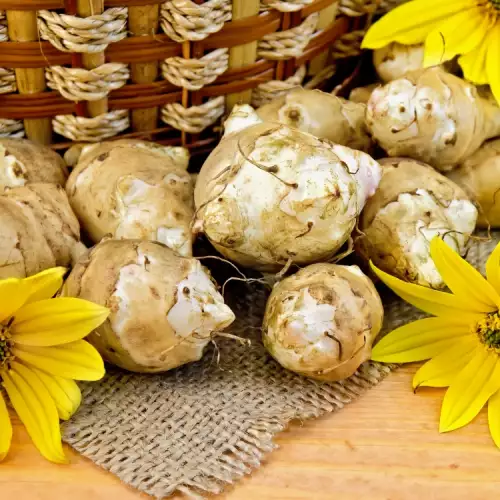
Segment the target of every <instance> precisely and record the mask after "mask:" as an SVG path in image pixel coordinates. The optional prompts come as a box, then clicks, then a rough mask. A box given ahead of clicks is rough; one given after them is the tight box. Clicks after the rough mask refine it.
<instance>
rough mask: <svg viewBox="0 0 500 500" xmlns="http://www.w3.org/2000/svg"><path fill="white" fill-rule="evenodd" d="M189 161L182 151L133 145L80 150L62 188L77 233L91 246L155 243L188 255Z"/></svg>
mask: <svg viewBox="0 0 500 500" xmlns="http://www.w3.org/2000/svg"><path fill="white" fill-rule="evenodd" d="M188 160H189V158H188V153H187V150H185V149H184V148H167V147H163V146H160V145H156V144H152V143H146V142H142V141H136V140H127V139H123V140H117V141H113V142H109V143H102V144H98V145H91V146H86V147H84V148H83V149H82V151H81V155H80V157H79V160H78V163H77V165H76V167H75V169H74V170H73V172H72V173H71V175H70V177H69V179H68V184H67V186H66V189H67V193H68V197H69V200H70V203H71V206H72V207H73V209H74V210H75V213H76V214H77V216H78V218H79V219H80V221H81V223H82V228H83V229H84V230H85V231H86V233H87V234H88V236H89V237H90V238H91V239H92V241H94V242H95V243H97V242H99V241H100V240H101V239H102V238H103V237H104V236H105V235H108V234H110V235H112V236H113V237H114V238H117V239H149V240H154V241H159V242H161V243H164V244H165V245H167V246H168V247H169V248H172V249H173V250H175V251H176V252H178V253H179V254H181V255H185V256H189V255H191V254H192V237H191V229H190V224H191V221H192V217H193V182H192V179H191V177H190V175H189V173H188V172H187V166H188Z"/></svg>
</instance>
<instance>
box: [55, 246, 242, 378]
mask: <svg viewBox="0 0 500 500" xmlns="http://www.w3.org/2000/svg"><path fill="white" fill-rule="evenodd" d="M62 295H63V296H67V297H68V296H69V297H79V298H82V299H86V300H90V301H92V302H95V303H96V304H100V305H102V306H105V307H108V308H110V310H111V313H110V316H109V318H108V319H107V320H106V322H105V323H104V324H102V325H101V326H100V327H99V328H98V329H97V330H95V331H94V332H93V333H92V334H91V335H90V336H89V337H88V338H87V340H88V341H89V342H90V343H91V344H93V345H94V346H95V347H96V348H97V349H98V350H99V352H100V353H101V355H102V356H103V357H104V359H106V360H107V361H109V362H110V363H113V364H115V365H117V366H120V367H121V368H124V369H126V370H130V371H133V372H163V371H167V370H171V369H172V368H176V367H178V366H181V365H183V364H185V363H189V362H191V361H196V360H198V359H200V358H201V356H202V355H203V351H204V349H205V347H206V346H207V344H208V343H209V342H210V340H211V339H212V338H213V335H214V333H217V332H220V331H221V330H222V329H224V328H226V327H227V326H229V325H230V324H231V323H232V322H233V321H234V314H233V312H232V311H231V309H230V308H229V307H228V306H227V305H225V304H224V300H223V298H222V296H221V295H220V293H219V292H218V291H217V288H216V285H215V283H214V282H213V281H212V279H211V277H210V274H209V273H208V271H207V270H206V269H205V268H204V267H203V266H202V265H201V264H200V262H199V261H198V260H196V259H194V258H185V257H181V256H179V255H178V254H176V253H175V252H173V251H172V250H170V249H169V248H167V247H166V246H165V245H163V244H161V243H156V242H152V241H144V240H106V241H102V242H101V243H99V244H98V245H96V246H95V247H94V248H93V249H92V250H91V251H89V252H88V254H87V255H85V256H84V257H82V258H81V259H80V261H79V262H78V263H77V265H76V266H75V267H74V269H73V271H72V272H71V274H70V275H69V277H68V279H67V280H66V282H65V285H64V287H63V290H62Z"/></svg>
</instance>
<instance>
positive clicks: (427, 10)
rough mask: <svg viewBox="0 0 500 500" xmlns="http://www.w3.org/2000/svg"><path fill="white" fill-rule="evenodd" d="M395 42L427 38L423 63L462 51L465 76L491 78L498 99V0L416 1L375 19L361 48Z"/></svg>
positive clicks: (480, 81) (484, 81)
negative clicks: (377, 19)
mask: <svg viewBox="0 0 500 500" xmlns="http://www.w3.org/2000/svg"><path fill="white" fill-rule="evenodd" d="M391 42H399V43H402V44H405V45H412V44H419V43H423V42H425V56H424V66H425V67H428V66H435V65H437V64H440V63H443V62H445V61H449V60H450V59H453V58H454V57H455V56H457V55H460V56H461V57H460V58H459V63H460V66H461V67H462V69H463V71H464V76H465V78H466V79H467V80H469V81H471V82H473V83H476V84H479V85H483V84H487V83H489V85H490V86H491V90H492V92H493V94H494V96H495V98H496V100H497V101H498V102H499V103H500V0H412V1H410V2H408V3H406V4H403V5H400V6H399V7H397V8H395V9H394V10H393V11H391V12H389V13H388V14H386V15H385V16H384V17H383V18H382V19H380V21H378V22H376V23H375V24H373V25H372V26H371V27H370V29H369V30H368V32H367V33H366V36H365V38H364V40H363V44H362V47H363V48H367V49H377V48H380V47H383V46H385V45H388V44H389V43H391Z"/></svg>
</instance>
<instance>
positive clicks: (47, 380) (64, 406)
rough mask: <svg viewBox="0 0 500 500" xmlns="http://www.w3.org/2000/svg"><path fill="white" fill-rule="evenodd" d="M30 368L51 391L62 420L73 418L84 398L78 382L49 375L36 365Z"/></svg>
mask: <svg viewBox="0 0 500 500" xmlns="http://www.w3.org/2000/svg"><path fill="white" fill-rule="evenodd" d="M30 369H31V371H32V372H33V373H34V374H35V375H36V376H37V377H38V378H39V379H40V381H41V382H42V383H43V385H44V386H45V388H46V389H47V391H49V393H50V396H51V397H52V399H53V400H54V403H55V405H56V408H57V412H58V414H59V418H60V419H61V420H68V419H69V418H71V417H72V416H73V414H74V413H75V411H76V410H77V409H78V407H79V406H80V402H81V399H82V393H81V392H80V388H79V387H78V385H77V384H76V382H75V381H74V380H70V379H65V378H62V377H58V376H57V375H49V374H48V373H46V372H44V371H42V370H39V369H38V368H35V367H34V366H31V367H30Z"/></svg>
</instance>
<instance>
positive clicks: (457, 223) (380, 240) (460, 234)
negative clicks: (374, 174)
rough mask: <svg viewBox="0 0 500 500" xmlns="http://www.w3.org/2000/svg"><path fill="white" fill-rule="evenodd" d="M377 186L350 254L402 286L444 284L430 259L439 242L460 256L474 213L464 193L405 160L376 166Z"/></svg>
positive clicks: (382, 161) (474, 210) (473, 225)
mask: <svg viewBox="0 0 500 500" xmlns="http://www.w3.org/2000/svg"><path fill="white" fill-rule="evenodd" d="M379 161H380V164H381V166H382V169H383V175H382V181H381V182H380V185H379V187H378V189H377V192H376V193H375V195H374V196H373V197H372V198H370V200H368V202H367V204H366V206H365V209H364V211H363V213H362V214H361V217H360V220H359V232H360V236H358V237H356V238H355V250H356V252H357V253H358V254H359V255H360V256H361V257H362V258H363V259H364V260H365V262H366V263H368V261H369V260H372V261H373V263H374V264H375V265H376V266H377V267H379V268H380V269H382V270H384V271H386V272H388V273H389V274H392V275H394V276H397V277H398V278H401V279H403V280H405V281H409V282H412V283H417V284H419V285H424V286H428V287H433V288H442V287H443V286H444V282H443V280H442V278H441V276H440V274H439V272H438V271H437V269H436V267H435V265H434V263H433V261H432V259H431V256H430V247H429V245H430V241H431V240H432V238H433V237H434V236H437V235H439V236H441V237H442V238H443V239H444V240H445V241H446V242H447V243H448V245H450V246H451V247H452V248H453V249H454V250H455V251H457V252H458V253H460V254H462V255H463V254H464V252H465V249H466V244H467V242H468V240H469V236H470V234H471V233H472V232H473V231H474V228H475V225H476V219H477V209H476V207H475V206H474V204H473V203H472V202H471V201H470V200H469V198H468V196H467V195H466V193H465V192H464V191H463V190H462V189H461V188H460V187H458V186H457V185H456V184H455V183H453V182H452V181H450V180H449V179H447V178H446V177H444V176H443V175H441V174H440V173H438V172H436V171H435V170H434V169H433V168H432V167H430V166H429V165H425V164H423V163H421V162H418V161H416V160H411V159H407V158H387V159H383V160H379Z"/></svg>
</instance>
